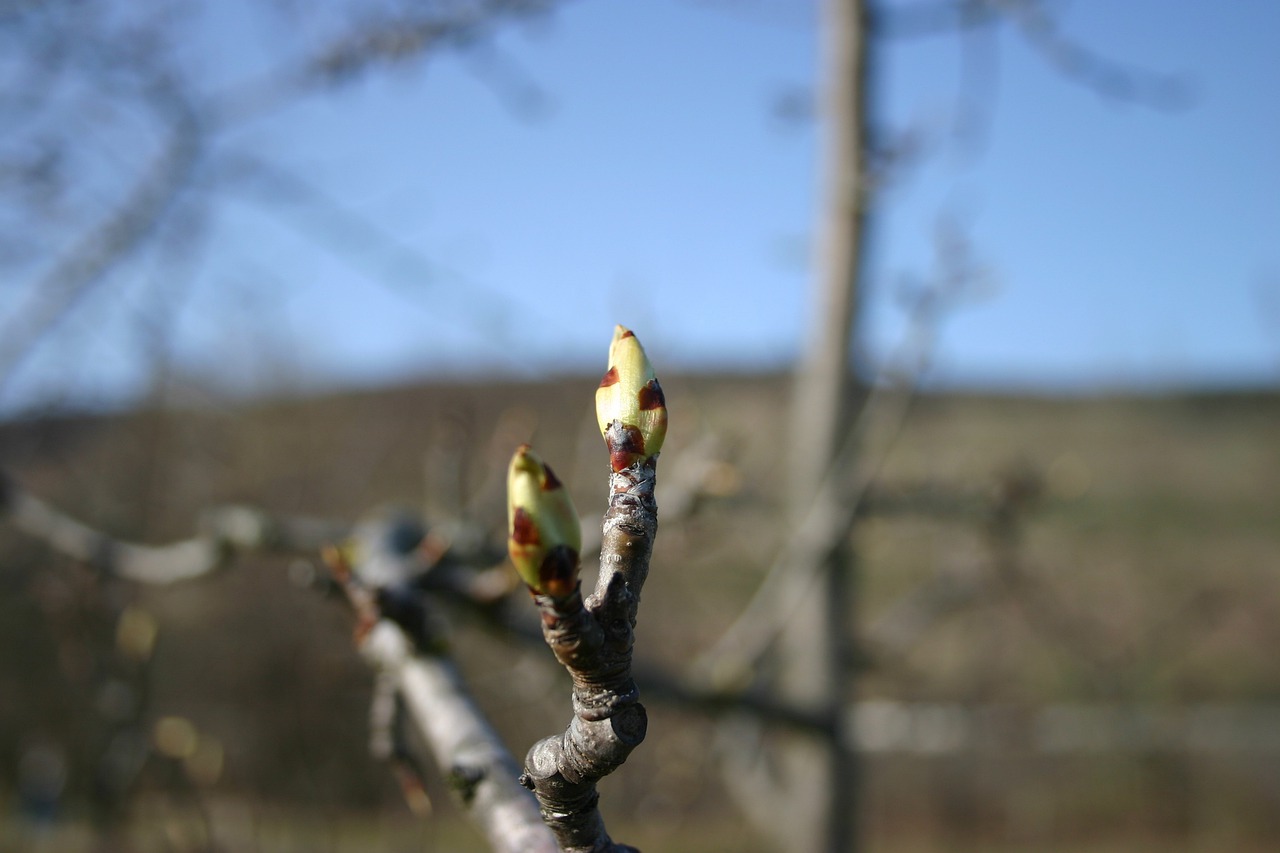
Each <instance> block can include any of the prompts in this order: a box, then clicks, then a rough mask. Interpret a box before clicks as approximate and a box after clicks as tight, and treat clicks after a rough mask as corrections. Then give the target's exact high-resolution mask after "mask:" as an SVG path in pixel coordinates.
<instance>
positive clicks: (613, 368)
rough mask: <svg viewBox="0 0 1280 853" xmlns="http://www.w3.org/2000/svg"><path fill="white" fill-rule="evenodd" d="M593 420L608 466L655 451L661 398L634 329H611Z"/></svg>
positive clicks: (660, 436)
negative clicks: (606, 450) (595, 422)
mask: <svg viewBox="0 0 1280 853" xmlns="http://www.w3.org/2000/svg"><path fill="white" fill-rule="evenodd" d="M596 420H597V422H598V423H599V424H600V434H601V435H603V436H604V440H605V443H606V444H607V445H608V446H609V461H610V464H611V465H612V466H613V470H614V471H621V470H623V469H624V468H627V467H629V466H631V465H633V464H635V463H636V462H648V461H650V460H652V459H653V458H654V457H655V456H657V455H658V451H660V450H661V449H662V442H663V440H664V439H665V438H666V437H667V401H666V398H665V397H663V395H662V386H661V385H659V384H658V377H657V376H655V375H654V372H653V365H652V364H650V363H649V357H648V356H647V355H645V353H644V347H642V346H640V341H639V339H638V338H636V336H635V334H634V333H633V332H632V331H631V330H630V329H626V328H624V327H622V326H618V327H616V328H615V329H614V330H613V342H612V343H611V344H610V345H609V370H608V372H606V373H605V375H604V379H601V380H600V387H599V388H598V389H596Z"/></svg>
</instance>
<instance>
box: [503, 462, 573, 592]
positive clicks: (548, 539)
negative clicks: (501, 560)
mask: <svg viewBox="0 0 1280 853" xmlns="http://www.w3.org/2000/svg"><path fill="white" fill-rule="evenodd" d="M581 550H582V528H581V527H580V525H579V522H578V511H577V510H576V509H574V507H573V501H572V500H571V499H570V497H569V491H568V490H567V489H566V488H565V487H564V485H563V484H562V483H561V482H560V480H559V479H558V478H557V477H556V475H555V472H554V471H552V470H551V468H550V467H549V466H548V465H546V464H545V463H543V461H542V460H541V459H540V458H538V454H536V453H534V452H533V450H532V448H530V447H529V445H527V444H522V445H521V446H520V447H518V448H516V452H515V455H514V456H512V457H511V467H510V469H508V471H507V552H508V553H509V554H510V555H511V562H512V563H513V564H514V565H515V567H516V571H517V572H518V573H519V575H520V579H521V580H522V581H524V582H525V585H526V586H528V587H529V589H531V590H533V591H534V592H537V593H540V594H542V595H549V596H552V597H553V598H565V597H567V596H569V595H571V594H572V593H573V591H574V590H575V589H577V587H578V554H579V552H580V551H581Z"/></svg>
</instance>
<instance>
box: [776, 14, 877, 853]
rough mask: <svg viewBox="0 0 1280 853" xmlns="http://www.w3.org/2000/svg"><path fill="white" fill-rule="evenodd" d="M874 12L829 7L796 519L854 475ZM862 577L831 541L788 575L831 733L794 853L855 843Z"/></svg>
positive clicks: (784, 657) (818, 759)
mask: <svg viewBox="0 0 1280 853" xmlns="http://www.w3.org/2000/svg"><path fill="white" fill-rule="evenodd" d="M866 15H867V10H866V2H865V0H826V2H825V11H824V20H823V24H822V37H823V39H824V44H823V64H824V67H823V69H822V74H821V79H822V80H823V81H824V85H825V92H824V98H823V112H824V115H823V118H824V127H825V142H824V163H823V167H822V174H821V180H822V193H823V200H822V205H823V208H822V211H821V229H822V230H821V235H820V243H819V246H818V252H819V255H818V263H817V275H816V279H815V290H814V294H813V301H812V310H813V312H814V313H813V318H812V326H811V332H810V334H809V337H808V350H807V352H806V353H805V355H804V362H803V364H802V365H801V369H800V371H799V373H798V375H797V377H796V397H795V407H794V422H793V424H792V442H793V444H792V448H791V460H790V461H791V471H792V480H791V482H790V489H791V491H790V498H791V508H792V523H793V524H798V523H799V522H800V519H801V518H803V517H804V516H805V515H806V514H807V513H808V512H809V511H810V510H811V509H813V508H814V507H813V503H814V501H815V499H820V497H819V495H820V493H821V492H822V489H821V486H822V483H823V480H824V479H825V478H826V477H828V476H837V477H838V476H847V475H851V474H852V470H851V468H850V469H845V470H842V471H833V466H834V465H835V464H836V458H837V456H838V455H839V450H840V447H841V444H842V443H843V441H844V439H845V434H846V433H847V432H848V429H849V424H850V419H851V410H852V402H853V398H854V396H855V394H856V380H855V377H854V375H853V371H852V370H851V369H850V360H851V353H850V348H851V343H852V341H853V340H854V332H855V328H856V325H857V322H858V313H859V291H860V284H861V269H862V265H863V237H864V231H865V222H866V212H867V188H866V137H867V97H866V85H867V74H866V68H867V61H866V41H867V31H866V30H867V26H866V24H867V20H866ZM828 493H830V492H829V491H828ZM853 571H854V555H853V553H852V549H851V548H850V547H849V545H848V542H847V536H842V537H841V538H840V540H839V541H833V542H830V543H829V550H828V552H827V554H826V556H825V559H824V560H823V561H822V566H821V570H820V571H819V572H818V573H817V574H816V576H813V575H809V574H808V573H805V572H793V573H792V575H791V578H790V582H791V583H796V584H803V585H805V587H806V588H805V589H804V590H803V599H802V600H803V602H804V603H803V605H802V606H801V607H799V608H798V609H797V612H798V613H800V614H803V615H802V617H801V618H793V619H790V620H788V624H787V627H786V629H785V631H784V632H783V635H782V637H781V641H780V645H779V652H780V655H781V666H780V668H779V669H780V675H779V687H780V689H781V690H782V691H783V692H784V694H785V695H786V696H787V697H788V698H790V699H791V700H792V701H794V702H797V703H799V704H801V705H802V706H806V707H810V708H812V709H813V710H815V711H818V712H819V713H821V714H823V715H824V716H827V717H828V719H829V721H830V726H831V730H830V736H829V738H828V739H826V741H825V742H823V741H818V740H814V739H809V740H807V741H804V742H801V743H799V744H797V745H796V747H795V748H794V750H788V756H789V757H788V764H789V765H791V766H789V767H788V768H787V774H786V775H788V776H790V777H791V779H790V780H788V787H789V789H790V790H789V794H788V796H789V798H790V800H791V802H789V803H788V804H787V807H788V810H789V812H790V814H791V815H793V820H794V823H793V832H792V835H791V839H790V842H789V844H788V849H790V850H797V851H799V850H803V851H812V853H821V852H822V851H831V853H834V852H835V851H851V850H855V849H857V847H858V844H857V835H858V826H857V823H858V821H857V809H856V787H857V785H856V783H857V767H856V761H855V755H854V753H853V751H852V746H851V738H850V737H849V736H848V735H847V733H846V731H845V728H846V726H845V716H846V715H845V714H844V713H843V709H844V708H845V707H846V705H847V703H848V702H849V701H850V699H851V698H852V696H851V689H850V688H851V683H850V681H851V666H850V661H849V657H850V654H849V652H850V649H849V648H848V646H849V642H850V639H849V636H850V631H849V623H850V621H851V620H852V616H853V604H854V602H853V596H852V594H851V593H852V580H853ZM786 597H789V596H784V598H786ZM797 831H798V832H799V833H800V834H799V835H797V834H795V833H796V832H797Z"/></svg>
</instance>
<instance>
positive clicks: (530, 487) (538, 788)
mask: <svg viewBox="0 0 1280 853" xmlns="http://www.w3.org/2000/svg"><path fill="white" fill-rule="evenodd" d="M596 414H597V418H598V421H599V425H600V431H601V435H602V436H603V437H604V440H605V445H606V447H607V449H608V451H609V468H610V473H609V508H608V510H607V511H606V512H605V515H604V521H603V544H602V546H601V549H600V574H599V577H598V579H597V582H596V588H595V590H594V591H593V592H592V593H591V595H590V596H589V597H587V598H585V599H584V598H583V595H582V589H581V583H580V582H579V581H578V580H577V573H578V550H579V549H580V547H581V531H580V529H579V528H578V526H577V524H576V522H575V523H574V524H573V525H567V524H565V523H563V521H564V520H566V519H569V518H573V519H576V518H577V513H576V511H575V510H574V509H573V507H572V504H571V503H570V502H569V498H568V493H567V492H566V491H565V489H564V488H563V486H562V485H561V484H560V481H559V480H558V478H556V476H555V474H554V473H553V472H552V471H551V469H550V468H549V467H548V466H546V465H545V464H544V463H543V462H542V461H541V460H540V459H539V458H538V457H537V456H536V454H534V453H533V451H532V450H531V449H530V448H529V447H527V446H522V447H520V448H518V449H517V450H516V454H515V456H514V457H513V459H512V463H511V473H510V476H509V478H508V493H509V498H510V503H509V512H508V518H509V521H510V527H509V529H510V534H511V535H510V538H509V549H510V552H511V558H512V562H513V563H514V564H515V565H516V569H517V571H518V572H519V573H520V576H521V578H522V579H523V580H524V581H525V583H526V584H527V585H528V586H529V589H530V591H531V592H532V593H533V600H534V603H535V605H536V606H537V608H538V610H539V612H540V614H541V617H542V635H543V638H544V639H545V640H546V643H547V645H548V646H549V647H550V648H551V651H552V653H553V654H555V656H556V660H558V661H559V662H560V664H561V665H562V666H563V667H564V668H565V669H566V670H567V671H568V672H569V675H570V676H571V677H572V679H573V697H572V698H573V719H572V720H570V722H569V725H568V726H567V727H566V728H565V730H564V731H563V732H561V733H559V734H556V735H552V736H550V737H547V738H544V739H542V740H541V741H539V742H538V743H536V744H534V745H533V747H532V748H531V749H530V750H529V753H528V756H527V757H526V759H525V768H524V773H523V774H522V775H521V777H520V782H521V784H523V785H524V786H525V787H527V788H529V789H530V790H531V791H533V792H534V794H535V795H536V796H537V798H538V804H539V806H540V807H541V812H542V819H543V821H545V822H546V824H547V825H548V826H549V827H550V828H551V832H552V834H553V835H554V836H555V837H556V841H557V843H558V844H559V845H560V849H561V850H563V851H567V853H628V851H632V852H633V853H634V851H635V848H633V847H628V846H626V845H623V844H618V843H616V842H614V841H613V840H612V839H611V838H610V837H609V835H608V833H607V832H606V831H605V827H604V821H603V819H602V818H601V816H600V811H599V794H598V793H597V791H596V784H597V783H598V782H599V780H600V779H602V778H604V777H605V776H607V775H608V774H610V773H612V772H613V771H614V770H616V769H617V768H618V767H620V766H621V765H622V763H623V762H624V761H626V759H627V756H629V755H630V754H631V751H632V750H633V749H635V748H636V747H637V746H639V745H640V743H641V742H642V741H643V740H644V737H645V733H646V731H647V729H648V716H647V714H646V713H645V709H644V706H643V705H641V704H640V692H639V690H638V689H637V687H636V682H635V679H634V677H633V675H632V668H631V658H632V649H633V645H634V639H635V624H636V613H637V610H638V608H639V606H640V593H641V590H642V589H643V587H644V582H645V579H646V578H647V577H648V574H649V557H650V554H651V553H652V550H653V541H654V537H655V535H656V534H657V529H658V509H657V504H656V502H655V501H654V485H655V481H656V477H657V457H658V452H659V451H660V450H661V448H662V443H663V440H664V438H665V435H666V427H667V411H666V401H665V399H664V397H663V394H662V388H661V387H660V386H659V384H658V380H657V377H656V376H654V373H653V367H652V365H651V364H650V363H649V360H648V358H647V356H646V355H645V353H644V349H643V348H642V347H641V346H640V343H639V341H638V340H636V338H635V335H634V334H632V333H631V332H630V331H629V330H627V329H625V328H623V327H621V326H619V327H617V329H616V330H615V332H614V337H613V343H612V345H611V346H610V348H609V369H608V371H607V372H606V373H605V376H604V379H603V380H602V381H601V383H600V388H599V389H598V390H597V392H596ZM566 553H568V554H570V555H571V557H572V564H573V567H572V575H571V576H572V580H573V582H572V585H571V586H570V585H569V584H567V583H566V581H567V580H568V578H566V577H565V575H564V573H563V558H564V557H565V556H566Z"/></svg>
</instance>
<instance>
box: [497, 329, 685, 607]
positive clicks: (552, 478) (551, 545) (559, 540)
mask: <svg viewBox="0 0 1280 853" xmlns="http://www.w3.org/2000/svg"><path fill="white" fill-rule="evenodd" d="M596 420H597V422H598V423H599V426H600V434H601V435H603V436H604V440H605V445H606V446H607V447H608V449H609V465H610V467H611V468H612V469H613V471H614V472H615V473H619V472H622V471H624V470H626V469H628V468H631V467H635V466H640V467H649V468H652V467H653V465H654V464H655V462H656V460H657V456H658V452H659V451H660V450H662V442H663V440H664V439H665V438H666V435H667V404H666V400H665V399H664V398H663V396H662V387H661V386H660V385H659V384H658V378H657V376H655V375H654V372H653V365H652V364H650V363H649V358H648V356H646V355H645V352H644V347H642V346H641V345H640V341H639V340H638V339H637V338H636V336H635V334H633V333H632V332H631V330H629V329H625V328H623V327H622V326H618V327H617V328H616V329H615V330H614V333H613V341H612V343H611V344H610V345H609V369H608V371H606V372H605V375H604V379H602V380H601V381H600V387H599V388H598V389H596ZM507 536H508V538H507V550H508V552H509V553H510V555H511V562H512V563H514V564H515V567H516V571H517V572H518V573H519V574H520V579H521V580H523V581H524V582H525V585H527V586H528V587H529V589H531V590H533V591H534V592H536V593H539V594H541V595H549V596H551V597H553V598H565V597H568V596H569V595H571V594H573V592H574V590H575V589H577V586H578V559H579V552H580V551H581V550H582V527H581V523H580V522H579V520H578V511H577V510H576V509H574V506H573V501H572V500H571V499H570V497H569V492H568V490H567V489H565V487H564V485H563V484H562V483H561V482H560V480H559V479H558V478H557V477H556V475H555V472H554V471H552V470H551V467H550V466H549V465H547V464H546V463H545V462H543V461H542V459H540V458H539V457H538V455H537V454H536V453H534V451H533V449H532V448H530V447H529V445H527V444H525V445H521V446H520V447H518V448H517V449H516V452H515V456H513V457H512V458H511V467H510V469H509V470H508V472H507Z"/></svg>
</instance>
